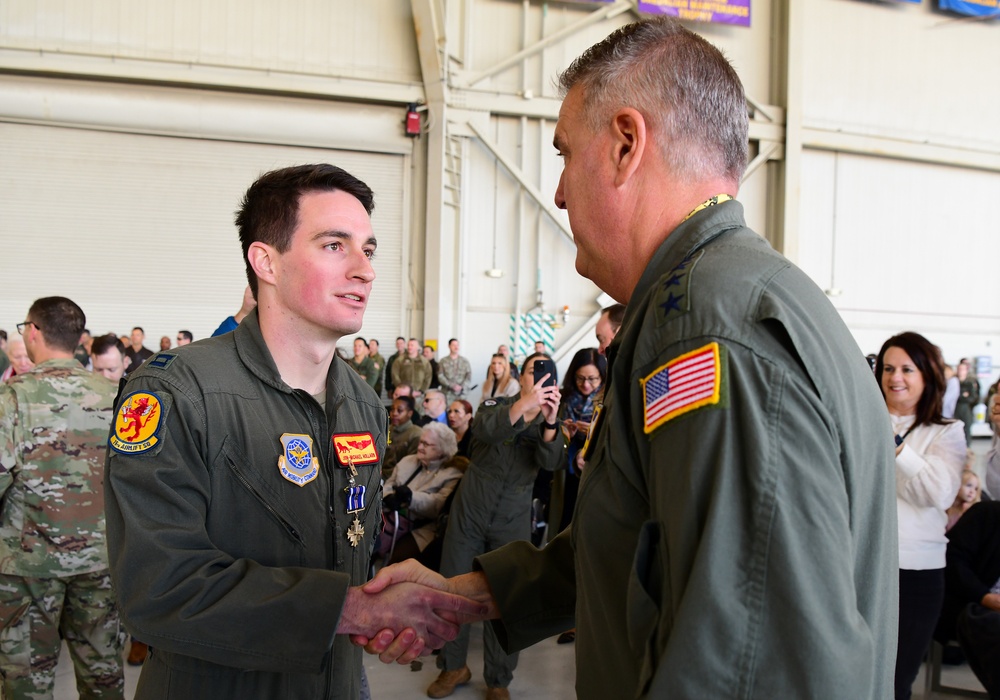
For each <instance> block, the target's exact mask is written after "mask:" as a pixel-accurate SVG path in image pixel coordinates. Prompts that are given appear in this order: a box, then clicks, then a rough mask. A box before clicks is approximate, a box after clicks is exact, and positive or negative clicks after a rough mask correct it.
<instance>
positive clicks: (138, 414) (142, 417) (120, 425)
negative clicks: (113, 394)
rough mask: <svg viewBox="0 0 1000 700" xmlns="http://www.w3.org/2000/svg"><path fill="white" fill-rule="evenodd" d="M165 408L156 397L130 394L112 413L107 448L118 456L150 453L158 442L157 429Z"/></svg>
mask: <svg viewBox="0 0 1000 700" xmlns="http://www.w3.org/2000/svg"><path fill="white" fill-rule="evenodd" d="M165 411H166V407H165V406H164V405H163V401H162V399H161V398H160V396H159V394H155V393H153V392H148V391H134V392H132V393H131V394H129V395H128V396H126V397H125V399H124V400H123V401H122V403H121V407H120V408H119V409H118V411H117V412H116V413H115V425H114V431H113V432H112V434H111V440H110V444H111V448H112V449H113V450H115V451H116V452H121V453H122V454H130V455H135V454H142V453H144V452H149V451H151V450H153V449H154V448H155V447H156V446H157V445H158V444H159V443H160V441H161V439H162V435H160V427H161V425H162V424H163V414H164V412H165Z"/></svg>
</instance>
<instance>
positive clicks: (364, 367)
mask: <svg viewBox="0 0 1000 700" xmlns="http://www.w3.org/2000/svg"><path fill="white" fill-rule="evenodd" d="M348 363H349V364H350V365H351V368H352V369H353V370H354V371H355V372H357V373H358V375H359V376H360V377H361V378H362V379H364V380H365V382H367V383H368V386H370V387H371V388H372V389H374V388H375V383H376V382H377V381H378V371H377V370H376V369H375V363H374V362H372V358H370V357H368V341H367V340H365V339H364V338H355V339H354V357H353V358H351V359H350V360H348Z"/></svg>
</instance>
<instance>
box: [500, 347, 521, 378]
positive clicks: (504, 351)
mask: <svg viewBox="0 0 1000 700" xmlns="http://www.w3.org/2000/svg"><path fill="white" fill-rule="evenodd" d="M497 352H498V353H499V354H501V355H503V356H504V357H505V358H507V363H508V364H509V365H510V376H512V377H513V378H514V381H517V380H518V379H520V378H521V372H520V371H519V370H518V369H517V364H516V363H515V362H514V358H513V357H511V356H510V348H509V347H507V346H506V345H503V344H501V345H500V346H499V347H498V348H497Z"/></svg>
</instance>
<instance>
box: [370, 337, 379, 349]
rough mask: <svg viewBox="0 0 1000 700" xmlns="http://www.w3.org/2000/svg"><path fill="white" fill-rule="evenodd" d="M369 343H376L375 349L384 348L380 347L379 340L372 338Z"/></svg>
mask: <svg viewBox="0 0 1000 700" xmlns="http://www.w3.org/2000/svg"><path fill="white" fill-rule="evenodd" d="M368 342H369V343H375V347H377V348H380V347H382V346H381V345H379V342H378V340H376V339H375V338H372V339H371V340H369V341H368Z"/></svg>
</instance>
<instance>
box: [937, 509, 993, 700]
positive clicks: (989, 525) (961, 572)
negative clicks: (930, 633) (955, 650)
mask: <svg viewBox="0 0 1000 700" xmlns="http://www.w3.org/2000/svg"><path fill="white" fill-rule="evenodd" d="M945 580H946V587H945V599H944V606H943V607H942V610H941V620H940V622H939V624H938V629H937V632H936V634H935V636H936V637H937V638H938V639H940V640H948V639H957V640H958V643H959V645H960V646H961V647H962V651H963V652H964V653H965V658H966V659H968V661H969V666H970V667H971V668H972V671H973V673H975V674H976V677H977V678H978V679H979V682H980V683H982V684H983V687H984V688H986V691H987V693H988V694H989V696H990V697H991V698H1000V664H998V663H997V659H1000V502H998V501H983V502H982V503H978V504H976V505H974V506H973V507H972V508H970V509H969V511H968V512H967V513H966V514H965V515H964V516H962V518H961V520H959V521H958V523H956V524H955V527H953V528H952V529H951V531H950V532H949V533H948V567H947V569H946V573H945Z"/></svg>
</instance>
